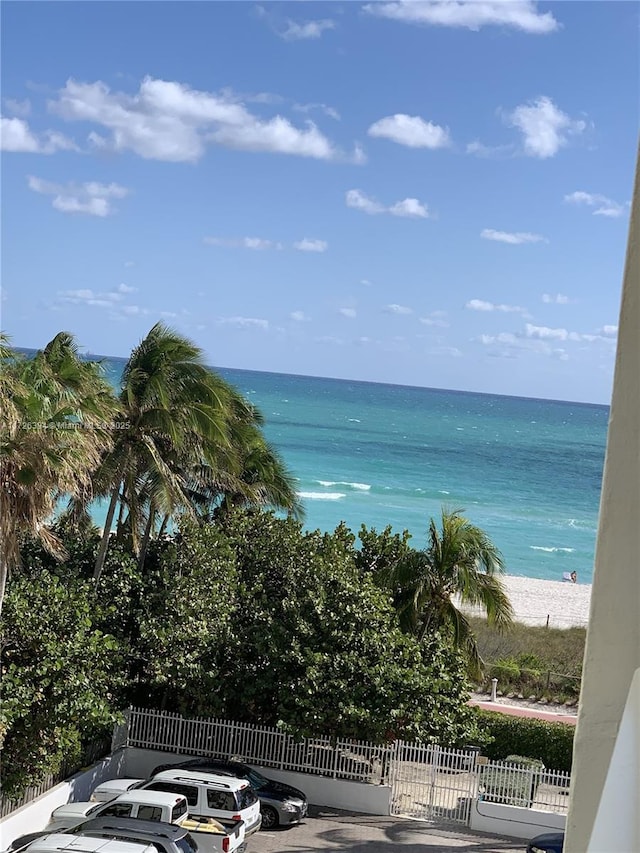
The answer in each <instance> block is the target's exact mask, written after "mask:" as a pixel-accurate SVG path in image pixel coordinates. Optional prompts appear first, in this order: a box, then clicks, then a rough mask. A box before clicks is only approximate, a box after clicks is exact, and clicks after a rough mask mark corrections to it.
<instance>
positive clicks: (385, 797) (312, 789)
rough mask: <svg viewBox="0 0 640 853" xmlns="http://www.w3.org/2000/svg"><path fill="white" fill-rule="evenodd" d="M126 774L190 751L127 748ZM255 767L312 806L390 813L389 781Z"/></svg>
mask: <svg viewBox="0 0 640 853" xmlns="http://www.w3.org/2000/svg"><path fill="white" fill-rule="evenodd" d="M126 753H127V754H126V759H125V775H126V776H131V777H132V778H142V777H146V776H148V775H149V773H150V772H151V770H153V769H154V767H156V766H157V765H158V764H163V763H165V762H166V763H169V762H172V763H173V762H175V763H177V762H179V761H184V760H186V759H187V758H192V757H193V756H191V755H178V754H176V753H175V752H156V751H155V750H150V749H136V748H134V747H130V748H129V749H127V750H126ZM254 766H255V767H256V768H257V769H259V770H260V771H261V772H263V773H264V774H265V776H269V777H270V778H272V779H276V780H277V781H278V782H286V783H287V784H288V785H293V787H294V788H299V789H300V790H301V791H304V793H305V794H306V795H307V798H308V800H309V802H310V803H313V805H315V806H329V807H330V808H336V809H346V810H347V811H356V812H362V813H363V814H375V815H388V814H389V813H390V801H391V789H390V788H389V786H388V785H367V784H366V783H364V782H348V781H346V780H344V779H331V778H329V777H326V776H315V775H311V774H307V773H294V772H292V771H290V770H274V768H273V767H261V766H260V765H259V764H256V765H254Z"/></svg>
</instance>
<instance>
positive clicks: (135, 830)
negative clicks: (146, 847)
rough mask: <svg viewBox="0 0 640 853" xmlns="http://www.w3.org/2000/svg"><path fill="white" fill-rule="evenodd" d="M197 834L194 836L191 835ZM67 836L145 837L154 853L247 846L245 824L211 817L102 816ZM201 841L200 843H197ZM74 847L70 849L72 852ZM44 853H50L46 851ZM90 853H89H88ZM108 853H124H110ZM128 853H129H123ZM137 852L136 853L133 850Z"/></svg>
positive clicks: (238, 850)
mask: <svg viewBox="0 0 640 853" xmlns="http://www.w3.org/2000/svg"><path fill="white" fill-rule="evenodd" d="M191 833H193V834H191ZM66 834H69V835H74V836H75V835H78V836H82V837H85V836H91V837H94V836H95V837H100V838H106V837H109V838H112V837H113V838H123V839H125V840H127V839H130V838H142V840H143V841H145V842H146V841H147V840H148V841H149V842H150V843H152V844H153V851H152V853H196V851H197V850H198V840H201V847H202V848H203V849H204V850H206V853H242V851H244V850H245V844H244V821H241V820H240V821H217V820H213V819H212V818H210V819H209V820H207V822H206V823H204V822H203V823H196V822H195V821H189V820H187V821H186V823H185V824H182V825H179V824H167V823H162V822H161V821H147V820H140V819H139V818H126V817H125V818H122V817H116V816H109V817H99V818H94V819H92V820H88V821H84V822H83V823H81V824H78V825H77V826H75V827H73V828H71V829H67V830H66ZM50 835H51V833H49V832H47V831H46V830H41V831H40V832H32V833H30V834H29V835H23V836H21V837H20V838H16V839H15V841H13V842H12V844H11V845H10V846H9V847H8V848H7V851H6V853H17V851H21V853H26V850H25V848H26V846H27V845H28V844H30V843H31V842H32V841H35V840H37V839H39V838H44V837H45V836H50ZM196 839H198V840H196ZM72 849H73V848H70V853H71V850H72ZM42 853H46V851H43V852H42ZM87 853H88V852H87ZM106 853H120V852H119V851H116V850H113V851H106ZM122 853H127V851H122ZM129 853H133V851H129ZM138 853H141V851H138Z"/></svg>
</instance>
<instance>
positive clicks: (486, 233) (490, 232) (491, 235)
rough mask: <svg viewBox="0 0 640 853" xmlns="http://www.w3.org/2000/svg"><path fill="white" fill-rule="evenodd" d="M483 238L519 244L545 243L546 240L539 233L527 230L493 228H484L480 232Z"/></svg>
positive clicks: (513, 244)
mask: <svg viewBox="0 0 640 853" xmlns="http://www.w3.org/2000/svg"><path fill="white" fill-rule="evenodd" d="M480 236H481V237H482V238H483V239H484V240H495V241H496V242H497V243H509V244H510V245H512V246H519V245H521V244H522V243H546V242H547V240H546V238H545V237H543V236H542V235H541V234H531V233H530V232H529V231H496V230H495V229H493V228H484V229H483V230H482V231H481V232H480Z"/></svg>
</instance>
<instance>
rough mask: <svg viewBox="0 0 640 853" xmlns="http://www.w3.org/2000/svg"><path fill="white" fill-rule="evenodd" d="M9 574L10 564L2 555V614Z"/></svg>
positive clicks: (0, 595)
mask: <svg viewBox="0 0 640 853" xmlns="http://www.w3.org/2000/svg"><path fill="white" fill-rule="evenodd" d="M8 574H9V566H8V565H7V561H6V560H5V558H4V555H1V556H0V614H1V613H2V604H3V602H4V591H5V587H6V585H7V575H8Z"/></svg>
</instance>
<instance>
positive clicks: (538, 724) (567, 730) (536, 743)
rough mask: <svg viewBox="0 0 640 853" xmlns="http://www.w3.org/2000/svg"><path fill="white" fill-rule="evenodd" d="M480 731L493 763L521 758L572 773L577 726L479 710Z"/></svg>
mask: <svg viewBox="0 0 640 853" xmlns="http://www.w3.org/2000/svg"><path fill="white" fill-rule="evenodd" d="M477 713H478V721H479V726H480V728H481V729H482V730H483V731H484V734H485V738H487V739H488V742H487V741H485V743H486V744H487V745H486V746H485V747H484V749H483V752H484V754H485V755H487V756H488V757H489V758H490V759H492V760H493V761H506V760H508V756H512V755H520V756H527V757H528V758H531V759H536V760H538V761H541V762H542V763H543V764H544V766H545V767H546V768H548V769H549V770H563V771H566V772H570V771H571V763H572V760H573V738H574V735H575V726H574V725H571V724H570V723H551V722H547V721H546V720H537V719H534V718H532V717H515V716H511V715H510V714H502V713H500V712H498V711H478V712H477Z"/></svg>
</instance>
